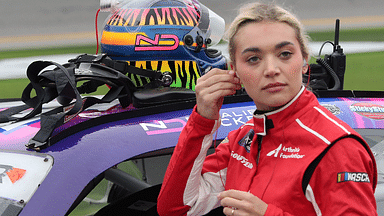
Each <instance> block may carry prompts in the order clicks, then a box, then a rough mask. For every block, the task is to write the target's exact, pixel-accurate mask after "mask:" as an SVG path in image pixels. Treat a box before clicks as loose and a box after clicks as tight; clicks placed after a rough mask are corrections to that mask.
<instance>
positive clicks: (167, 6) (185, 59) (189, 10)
mask: <svg viewBox="0 0 384 216" xmlns="http://www.w3.org/2000/svg"><path fill="white" fill-rule="evenodd" d="M224 30H225V22H224V19H223V18H221V17H220V16H218V15H217V14H216V13H214V12H212V11H211V10H210V9H208V8H207V7H205V6H204V5H203V4H201V3H200V2H199V1H197V0H125V1H123V2H122V3H119V4H118V5H117V7H116V8H115V10H113V12H112V13H111V15H110V16H109V17H108V18H107V20H106V23H105V25H104V29H103V32H102V38H101V52H103V53H105V54H107V55H108V56H109V57H111V58H112V59H114V60H124V61H127V62H128V63H129V64H130V65H133V66H135V67H138V68H144V69H150V70H156V71H161V72H163V73H165V72H167V73H170V75H171V76H172V80H173V81H172V84H171V87H184V88H188V89H192V90H194V88H195V84H196V80H197V79H198V78H199V77H200V76H202V75H204V74H205V73H206V72H207V71H209V70H210V69H211V68H213V67H217V68H221V69H227V61H226V58H225V57H224V56H223V55H222V53H221V52H220V51H219V50H216V49H213V48H212V46H213V45H215V44H217V43H218V42H219V41H220V40H221V38H222V36H223V35H224ZM208 47H209V48H208ZM128 76H129V77H130V78H131V79H132V80H133V81H134V83H135V85H136V86H143V85H145V84H147V82H148V80H147V79H146V78H143V77H139V76H137V75H133V74H129V75H128Z"/></svg>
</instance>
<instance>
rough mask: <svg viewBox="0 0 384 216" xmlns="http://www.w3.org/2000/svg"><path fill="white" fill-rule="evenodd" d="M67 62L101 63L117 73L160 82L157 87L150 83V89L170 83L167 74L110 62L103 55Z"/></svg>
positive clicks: (116, 61)
mask: <svg viewBox="0 0 384 216" xmlns="http://www.w3.org/2000/svg"><path fill="white" fill-rule="evenodd" d="M69 62H72V63H75V64H78V63H84V62H85V63H101V64H103V65H105V66H107V67H110V68H113V69H115V70H117V71H120V72H121V73H123V74H125V75H126V74H128V73H130V74H135V75H138V76H142V77H147V78H149V79H151V80H152V81H153V82H155V83H158V82H156V81H161V82H160V83H158V84H157V86H153V85H154V83H152V84H151V83H150V84H151V86H150V88H154V87H159V86H160V85H163V86H169V85H170V84H171V82H172V81H169V80H167V79H169V78H171V79H172V77H171V76H169V74H168V73H162V72H161V71H154V70H148V69H143V68H138V67H135V66H132V65H129V64H128V63H127V62H126V61H118V60H112V59H111V58H109V57H108V56H107V55H105V54H100V55H87V54H83V55H79V56H77V57H76V58H75V59H71V60H69Z"/></svg>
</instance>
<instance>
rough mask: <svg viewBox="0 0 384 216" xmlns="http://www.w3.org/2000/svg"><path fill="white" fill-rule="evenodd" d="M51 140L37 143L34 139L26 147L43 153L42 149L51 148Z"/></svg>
mask: <svg viewBox="0 0 384 216" xmlns="http://www.w3.org/2000/svg"><path fill="white" fill-rule="evenodd" d="M49 143H50V140H49V139H48V140H47V141H45V142H40V141H36V140H33V139H30V140H29V142H28V144H26V145H25V147H27V148H28V149H33V150H35V151H41V150H42V149H44V148H46V147H48V146H49Z"/></svg>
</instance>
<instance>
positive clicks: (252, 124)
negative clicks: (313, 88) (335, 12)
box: [158, 3, 377, 216]
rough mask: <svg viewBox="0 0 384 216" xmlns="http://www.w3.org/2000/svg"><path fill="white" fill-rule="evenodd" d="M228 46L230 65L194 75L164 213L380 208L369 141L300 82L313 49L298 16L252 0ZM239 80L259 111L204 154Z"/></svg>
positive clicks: (162, 199) (163, 195)
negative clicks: (191, 106) (225, 100)
mask: <svg viewBox="0 0 384 216" xmlns="http://www.w3.org/2000/svg"><path fill="white" fill-rule="evenodd" d="M229 52H230V58H231V61H232V68H233V70H231V71H223V70H219V69H214V70H211V71H210V72H209V73H207V74H206V75H204V76H202V77H201V78H200V79H199V80H198V82H197V85H196V98H197V104H196V107H195V108H194V110H193V112H192V114H191V116H190V118H189V120H188V123H187V125H186V126H185V128H184V130H183V131H182V133H181V135H180V138H179V142H178V144H177V146H176V148H175V151H174V154H173V156H172V159H171V162H170V164H169V166H168V169H167V172H166V175H165V178H164V182H163V186H162V190H161V192H160V195H159V199H158V211H159V213H160V215H203V214H206V213H208V212H209V211H210V210H212V209H214V208H216V207H218V206H220V205H221V206H223V207H224V209H223V213H224V214H225V215H236V216H238V215H377V213H376V202H375V198H374V190H375V187H376V179H377V171H376V167H375V161H374V157H373V155H372V153H371V152H370V150H369V148H368V146H367V144H366V143H365V142H364V141H363V139H362V138H361V137H360V136H359V135H358V134H357V133H356V132H355V131H353V129H351V128H350V127H349V126H348V125H346V124H345V123H344V122H342V121H340V120H339V119H337V118H336V117H334V116H333V115H332V114H331V113H330V112H328V111H327V110H326V109H324V108H323V107H322V106H320V105H319V103H318V101H317V99H316V97H315V96H314V95H313V94H312V93H311V92H309V91H307V90H306V89H305V88H304V87H303V86H302V74H303V73H305V72H306V71H307V69H308V64H307V63H306V62H308V58H309V55H308V48H307V40H306V36H305V34H304V32H303V29H302V26H301V24H300V22H299V21H298V20H297V18H296V17H294V16H293V15H292V14H290V13H289V12H287V11H286V10H284V9H282V8H280V7H278V6H276V5H272V4H268V5H267V4H260V3H253V4H250V5H247V6H245V7H244V8H243V9H242V10H241V11H240V14H239V15H238V17H237V18H236V19H235V20H234V22H233V23H232V25H231V27H230V29H229ZM241 85H243V86H244V88H245V90H246V91H247V93H248V95H249V96H250V97H251V98H252V99H253V101H254V103H255V105H256V107H257V110H256V111H255V113H254V116H253V119H252V120H250V121H249V122H247V123H246V124H245V125H243V126H242V127H240V128H239V129H238V130H235V131H232V132H230V133H229V134H228V137H227V139H225V140H224V141H223V142H222V143H221V144H220V145H219V146H218V147H217V148H216V153H214V154H212V155H210V156H208V157H206V152H207V150H208V148H209V147H210V146H211V144H212V139H213V134H214V133H215V131H216V130H217V128H218V127H219V125H220V114H219V111H220V108H221V106H222V101H223V97H225V96H227V95H231V94H234V93H235V91H236V90H238V89H240V88H241ZM348 175H349V176H350V177H351V176H354V177H355V178H347V177H345V176H348ZM357 176H360V177H361V178H360V177H359V178H357Z"/></svg>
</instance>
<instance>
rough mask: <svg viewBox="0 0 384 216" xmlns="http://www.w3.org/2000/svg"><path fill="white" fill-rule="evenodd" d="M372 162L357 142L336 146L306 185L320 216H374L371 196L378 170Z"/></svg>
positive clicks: (350, 140) (374, 202) (336, 144)
mask: <svg viewBox="0 0 384 216" xmlns="http://www.w3.org/2000/svg"><path fill="white" fill-rule="evenodd" d="M374 163H375V161H374V159H372V158H371V156H370V155H369V154H368V152H367V150H366V149H365V148H364V146H363V145H362V144H361V143H359V142H358V141H357V140H355V139H353V138H345V139H342V140H340V141H338V142H337V143H335V144H334V146H332V147H331V148H330V150H329V151H328V152H327V154H325V156H324V158H323V159H322V160H321V161H320V163H319V165H318V166H317V168H316V169H315V172H314V173H313V175H312V178H311V180H310V182H309V186H310V188H309V189H312V192H313V194H312V196H311V197H312V198H311V201H312V204H313V205H314V207H315V209H316V208H317V211H318V212H321V214H322V215H323V216H327V215H332V216H334V215H377V212H376V201H375V197H374V188H375V185H374V182H376V181H375V180H374V178H376V177H377V171H376V168H375V164H374ZM307 192H308V189H307ZM308 196H309V194H308V193H307V198H308ZM316 206H317V207H316Z"/></svg>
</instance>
